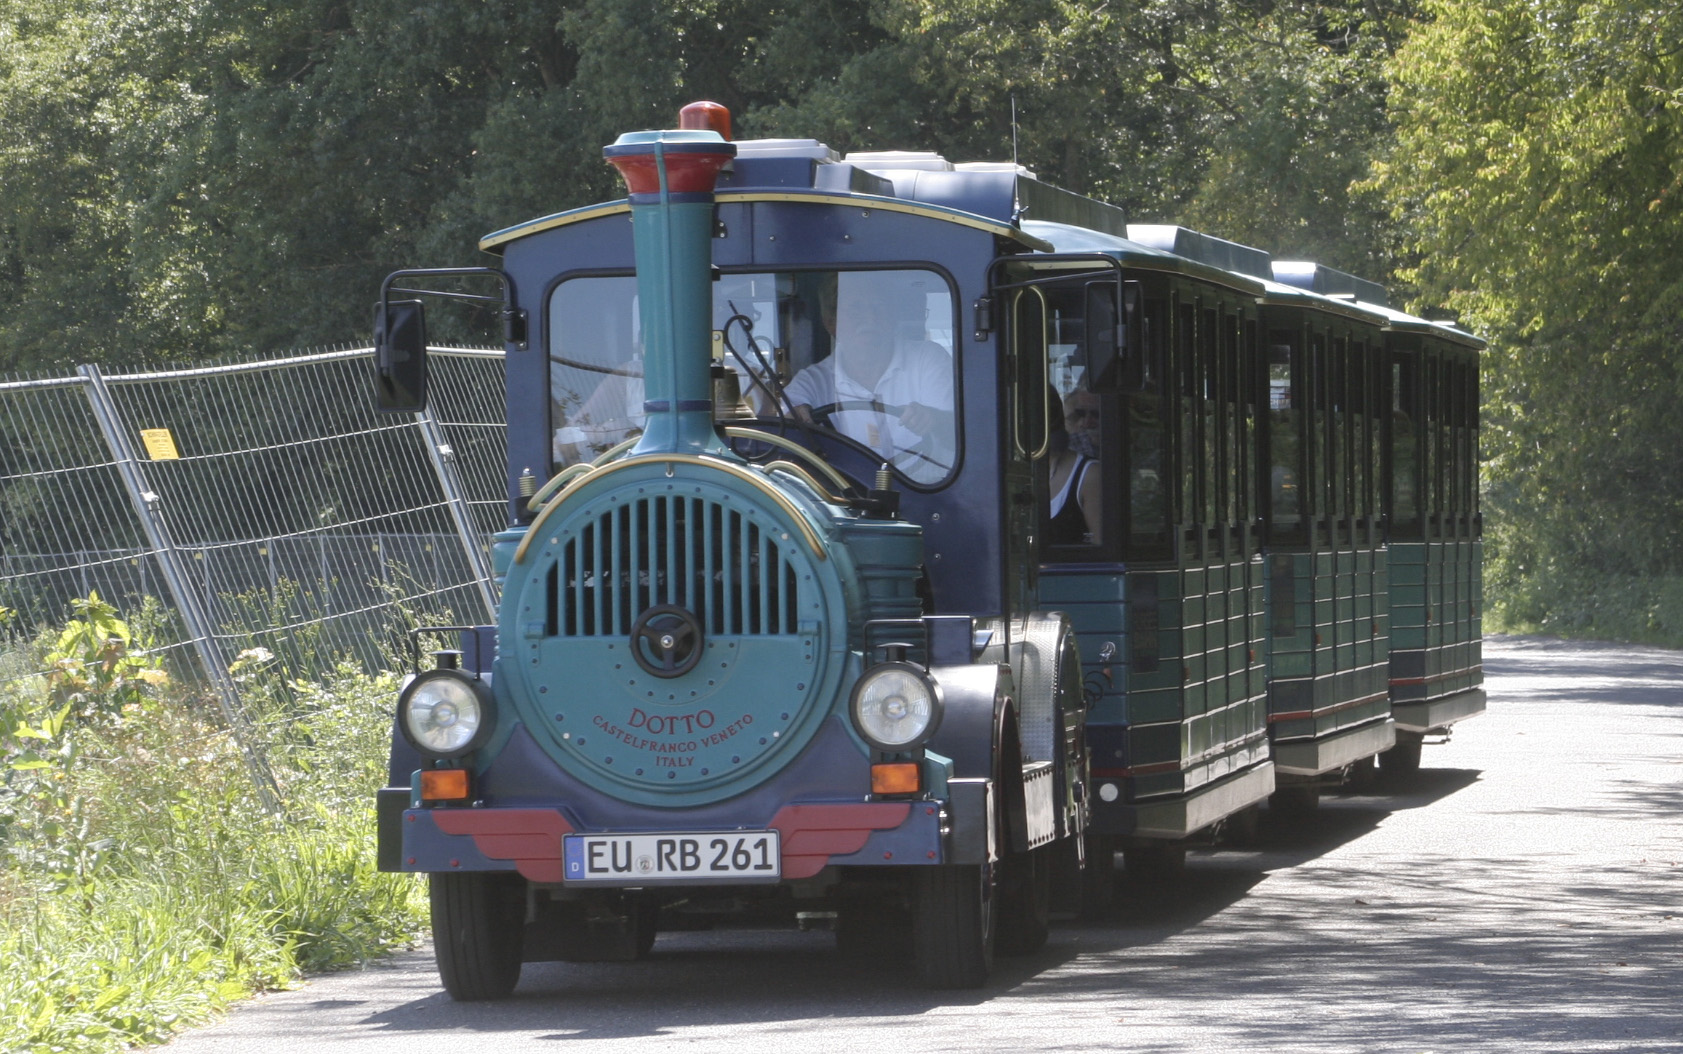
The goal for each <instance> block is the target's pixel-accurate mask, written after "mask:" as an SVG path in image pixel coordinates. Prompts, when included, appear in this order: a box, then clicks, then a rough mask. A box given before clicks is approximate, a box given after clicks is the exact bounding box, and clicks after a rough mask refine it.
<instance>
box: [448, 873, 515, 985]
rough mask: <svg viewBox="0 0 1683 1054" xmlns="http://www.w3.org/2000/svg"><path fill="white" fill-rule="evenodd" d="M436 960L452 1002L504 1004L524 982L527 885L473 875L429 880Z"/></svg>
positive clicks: (506, 877) (498, 875)
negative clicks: (506, 998) (521, 968)
mask: <svg viewBox="0 0 1683 1054" xmlns="http://www.w3.org/2000/svg"><path fill="white" fill-rule="evenodd" d="M428 895H429V899H430V900H431V902H432V942H433V954H434V956H435V957H436V958H437V960H438V977H439V980H441V981H443V982H444V990H445V991H446V992H449V993H450V998H452V999H455V1000H458V1001H461V1002H471V1001H477V1000H482V999H502V998H504V997H505V996H507V995H508V994H509V993H510V992H512V991H514V986H515V984H516V982H518V981H519V980H520V960H521V951H522V947H521V944H522V937H523V932H522V931H523V929H524V926H525V916H526V881H525V879H523V878H521V877H520V876H519V875H511V874H506V873H501V872H488V871H470V872H463V873H452V874H435V875H431V876H429V882H428Z"/></svg>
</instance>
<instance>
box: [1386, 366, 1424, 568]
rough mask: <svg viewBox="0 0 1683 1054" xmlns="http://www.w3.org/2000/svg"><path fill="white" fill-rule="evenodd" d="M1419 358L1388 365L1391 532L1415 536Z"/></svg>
mask: <svg viewBox="0 0 1683 1054" xmlns="http://www.w3.org/2000/svg"><path fill="white" fill-rule="evenodd" d="M1418 361H1419V360H1418V359H1417V358H1416V357H1414V356H1409V357H1407V358H1397V359H1395V360H1393V362H1392V364H1391V399H1392V402H1391V508H1390V513H1391V530H1392V532H1393V533H1394V534H1395V535H1396V536H1398V537H1408V538H1412V537H1418V536H1419V535H1418V532H1419V529H1420V454H1419V451H1420V443H1419V431H1418V429H1419V426H1420V405H1419V387H1418V383H1419V382H1418V378H1417V373H1416V370H1417V363H1418Z"/></svg>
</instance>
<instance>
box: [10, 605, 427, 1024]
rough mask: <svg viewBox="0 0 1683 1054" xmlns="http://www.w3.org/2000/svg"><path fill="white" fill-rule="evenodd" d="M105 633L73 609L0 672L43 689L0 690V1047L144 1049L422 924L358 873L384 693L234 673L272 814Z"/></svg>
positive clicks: (90, 615) (383, 729)
mask: <svg viewBox="0 0 1683 1054" xmlns="http://www.w3.org/2000/svg"><path fill="white" fill-rule="evenodd" d="M78 621H80V622H81V627H80V628H81V630H82V631H83V632H82V633H81V636H80V638H78V637H76V635H75V634H74V633H72V630H73V629H75V628H77V627H76V626H75V623H77V622H78ZM119 627H120V628H121V629H122V630H123V631H124V633H126V630H127V627H124V626H122V624H121V623H120V622H118V621H117V620H116V619H115V616H114V613H110V612H109V609H104V611H103V612H102V611H100V610H98V609H94V608H88V607H83V608H79V610H78V619H72V620H71V625H70V626H67V629H66V631H65V633H63V634H60V635H59V636H58V638H57V640H43V641H40V642H36V644H35V645H33V647H34V649H35V650H36V652H37V653H38V654H37V655H35V656H32V657H30V658H29V659H28V661H24V662H20V663H19V665H23V666H29V665H30V664H31V663H34V664H35V665H33V667H32V668H34V669H48V670H52V671H54V672H53V673H51V674H49V675H46V676H41V677H33V678H23V679H19V680H12V681H10V682H9V683H5V684H3V685H0V781H3V782H0V852H3V853H4V856H5V863H6V866H5V869H4V871H0V1050H4V1051H8V1052H12V1051H18V1052H24V1051H42V1052H46V1051H115V1050H120V1049H123V1048H125V1047H127V1046H130V1045H133V1044H137V1043H145V1042H151V1041H159V1040H162V1039H164V1038H166V1037H168V1036H169V1035H170V1034H171V1033H172V1032H173V1031H174V1030H176V1029H178V1028H180V1027H181V1026H182V1025H184V1024H187V1023H191V1022H195V1021H200V1020H203V1019H205V1018H207V1017H209V1016H212V1015H214V1014H215V1013H216V1011H217V1010H218V1009H219V1008H221V1007H223V1006H225V1005H227V1004H228V1003H229V1002H230V1001H233V1000H236V999H239V998H242V997H244V996H246V995H248V994H250V993H253V992H258V991H262V990H265V989H272V988H277V987H284V986H287V985H290V984H293V983H295V982H296V981H297V979H298V978H299V977H300V976H301V974H302V973H303V972H304V971H313V970H322V969H330V968H333V967H337V966H343V965H347V964H353V963H357V962H360V961H364V960H366V959H368V958H369V957H371V956H373V955H376V954H378V953H379V952H380V951H381V950H383V949H385V948H389V947H391V946H393V945H394V944H401V943H404V942H407V941H409V940H411V939H413V937H414V935H415V933H416V932H417V931H418V928H419V925H420V922H421V918H422V915H423V911H424V904H423V902H422V898H421V897H420V890H419V888H418V886H417V885H416V884H415V883H414V881H413V880H412V879H411V878H409V877H408V876H402V875H389V874H380V873H378V872H376V871H375V870H374V845H373V830H374V818H373V808H372V803H373V796H374V791H375V789H376V788H377V787H378V786H380V785H381V784H382V783H383V782H384V754H385V744H386V738H387V735H388V730H389V727H390V724H389V721H390V718H389V714H390V707H391V701H392V700H393V699H394V698H395V693H396V685H395V683H394V681H393V680H392V678H391V677H390V676H387V675H381V676H369V675H366V674H363V673H360V672H357V671H354V670H350V669H345V670H342V671H340V672H339V673H338V674H337V675H336V676H335V677H334V678H332V679H331V680H330V681H329V682H328V683H326V684H317V685H300V684H292V685H277V686H275V688H276V690H275V691H273V692H270V693H265V690H264V685H263V682H262V677H263V670H262V668H261V667H262V665H263V664H262V662H261V661H260V659H259V660H254V661H253V662H252V663H250V664H248V669H247V671H246V675H247V677H248V683H247V684H246V686H245V687H246V689H247V694H246V698H247V701H248V702H252V703H254V705H255V707H256V709H257V710H258V712H259V717H260V719H261V720H262V722H263V724H264V727H265V728H266V730H267V732H268V747H269V750H268V753H269V758H270V763H271V766H272V767H273V768H274V770H275V774H276V778H277V779H278V780H279V781H280V783H281V785H282V790H283V794H284V797H285V800H286V802H287V808H286V811H285V812H284V814H282V815H279V816H275V815H270V814H267V813H265V812H264V811H263V809H262V808H261V806H260V805H259V803H258V800H257V798H256V795H255V793H254V791H253V790H252V788H251V786H250V783H249V779H248V776H247V771H246V769H245V767H244V765H243V763H242V761H241V758H240V755H239V753H238V751H237V750H236V749H235V747H234V745H233V743H232V742H231V741H230V740H229V738H228V736H227V734H226V733H225V731H223V730H222V729H221V728H220V727H219V724H218V722H217V721H216V720H215V719H214V715H215V709H214V707H213V706H212V705H211V704H210V703H209V701H208V700H205V699H203V698H200V697H199V695H198V694H197V693H196V691H195V690H194V689H192V688H191V687H189V686H183V685H178V684H175V683H173V682H170V681H169V680H168V679H167V678H164V677H162V676H160V674H159V671H156V670H155V669H153V668H152V667H151V666H150V665H149V664H148V663H147V662H146V661H145V660H144V659H143V658H139V659H138V661H136V662H133V663H130V664H129V665H127V666H125V665H124V664H123V663H124V662H125V661H126V660H127V659H129V658H131V657H135V655H136V652H137V651H138V650H139V649H137V648H135V647H134V646H133V642H132V641H129V640H128V639H127V638H126V636H115V635H113V634H114V633H115V631H116V629H117V628H119ZM113 641H120V643H119V644H113V643H112V642H113ZM101 649H103V651H102V650H101ZM114 658H115V659H116V660H120V661H115V662H113V659H114Z"/></svg>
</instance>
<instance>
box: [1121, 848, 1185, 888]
mask: <svg viewBox="0 0 1683 1054" xmlns="http://www.w3.org/2000/svg"><path fill="white" fill-rule="evenodd" d="M1122 867H1123V868H1124V869H1125V870H1126V871H1127V872H1128V875H1129V877H1131V878H1134V879H1136V880H1138V881H1141V882H1147V883H1153V884H1155V883H1163V882H1173V881H1175V880H1176V879H1178V878H1180V877H1181V876H1182V875H1184V874H1186V846H1184V845H1149V846H1139V847H1137V848H1134V849H1124V850H1122Z"/></svg>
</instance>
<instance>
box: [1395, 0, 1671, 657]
mask: <svg viewBox="0 0 1683 1054" xmlns="http://www.w3.org/2000/svg"><path fill="white" fill-rule="evenodd" d="M1428 10H1429V11H1430V14H1431V15H1432V21H1431V22H1430V24H1428V25H1427V26H1425V27H1424V28H1422V29H1421V30H1420V31H1419V32H1417V33H1416V34H1415V35H1414V36H1413V37H1412V38H1411V39H1410V40H1409V42H1408V44H1407V45H1406V46H1405V47H1404V48H1402V49H1401V50H1400V51H1399V52H1398V54H1397V56H1396V58H1395V60H1394V62H1393V63H1392V66H1391V75H1392V80H1393V84H1394V87H1393V109H1394V111H1395V112H1396V113H1397V114H1398V120H1399V127H1398V139H1397V145H1396V149H1395V152H1394V153H1393V154H1392V155H1391V156H1390V157H1389V158H1387V159H1386V161H1385V163H1384V164H1383V165H1381V166H1379V167H1378V168H1377V170H1376V174H1375V178H1374V181H1373V186H1374V187H1375V188H1376V189H1377V190H1379V191H1381V192H1383V193H1384V194H1386V195H1387V196H1388V197H1389V198H1390V199H1391V200H1392V201H1393V202H1394V203H1395V210H1396V218H1397V220H1398V222H1399V223H1400V224H1401V225H1402V227H1403V228H1404V229H1406V230H1407V231H1409V232H1411V233H1410V235H1409V238H1408V244H1407V249H1408V250H1409V251H1411V252H1412V254H1413V259H1414V265H1413V266H1412V268H1411V269H1409V270H1408V271H1407V272H1405V274H1406V277H1408V278H1409V279H1411V280H1412V281H1414V282H1416V283H1417V284H1418V286H1419V288H1420V290H1421V297H1422V301H1423V302H1426V303H1433V302H1437V303H1448V304H1450V305H1451V306H1453V307H1454V308H1456V309H1458V310H1459V311H1460V312H1461V314H1462V316H1463V317H1464V318H1465V319H1466V320H1467V321H1469V322H1470V323H1471V324H1472V325H1473V326H1474V327H1475V328H1477V329H1478V330H1479V331H1481V332H1483V333H1486V334H1488V335H1489V337H1490V339H1491V342H1492V343H1491V349H1490V353H1489V356H1488V361H1487V371H1486V400H1485V407H1484V424H1485V434H1484V454H1485V457H1486V512H1487V516H1488V520H1489V522H1490V524H1491V531H1490V534H1489V546H1488V549H1487V552H1488V554H1489V557H1490V562H1489V568H1490V586H1491V590H1490V591H1491V594H1492V597H1493V600H1494V602H1495V604H1496V606H1497V608H1498V612H1499V613H1501V612H1502V611H1503V609H1505V608H1511V611H1510V612H1508V614H1509V616H1510V617H1512V618H1513V619H1515V620H1516V621H1520V622H1539V623H1544V622H1547V621H1548V619H1549V618H1555V619H1557V620H1558V619H1565V620H1566V621H1568V622H1572V623H1581V624H1583V625H1585V626H1595V627H1605V626H1608V625H1610V623H1609V622H1608V620H1607V619H1606V618H1605V613H1606V612H1607V611H1608V610H1610V609H1612V608H1614V607H1617V606H1619V605H1624V604H1630V603H1633V597H1632V595H1631V593H1630V585H1631V583H1632V582H1636V581H1638V580H1639V579H1651V580H1655V581H1660V580H1664V579H1667V578H1670V577H1673V576H1676V575H1678V574H1679V573H1683V545H1680V543H1683V476H1679V474H1678V473H1677V472H1675V471H1674V470H1673V466H1672V460H1673V458H1672V452H1673V451H1674V450H1675V449H1677V448H1678V446H1679V445H1680V444H1683V417H1680V416H1679V415H1678V414H1677V413H1676V411H1675V405H1676V400H1677V396H1678V394H1679V390H1680V387H1683V359H1680V355H1683V310H1680V309H1683V269H1680V268H1679V266H1678V261H1679V260H1680V259H1683V175H1680V173H1683V106H1680V105H1679V92H1683V51H1680V50H1679V49H1678V48H1677V47H1676V44H1675V42H1676V41H1677V40H1679V39H1683V9H1678V8H1676V7H1659V8H1655V7H1650V6H1646V5H1639V4H1634V3H1630V2H1627V0H1596V2H1588V3H1582V2H1573V3H1532V2H1519V0H1483V2H1480V3H1474V4H1461V3H1448V2H1437V3H1433V4H1431V5H1429V7H1428ZM1643 592H1645V593H1646V595H1648V596H1649V597H1650V599H1652V598H1653V597H1654V596H1656V595H1657V594H1656V593H1655V592H1654V591H1653V590H1652V589H1649V590H1645V591H1643ZM1647 606H1648V605H1646V604H1635V610H1637V611H1641V610H1644V609H1646V607H1647ZM1539 616H1541V617H1539ZM1620 621H1621V622H1622V621H1623V620H1620ZM1635 621H1637V622H1640V621H1642V620H1641V619H1636V620H1635ZM1598 631H1600V630H1598ZM1622 632H1628V631H1622ZM1630 635H1632V636H1637V635H1639V634H1636V633H1630ZM1677 639H1679V638H1673V639H1672V642H1674V643H1675V642H1676V641H1677Z"/></svg>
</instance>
